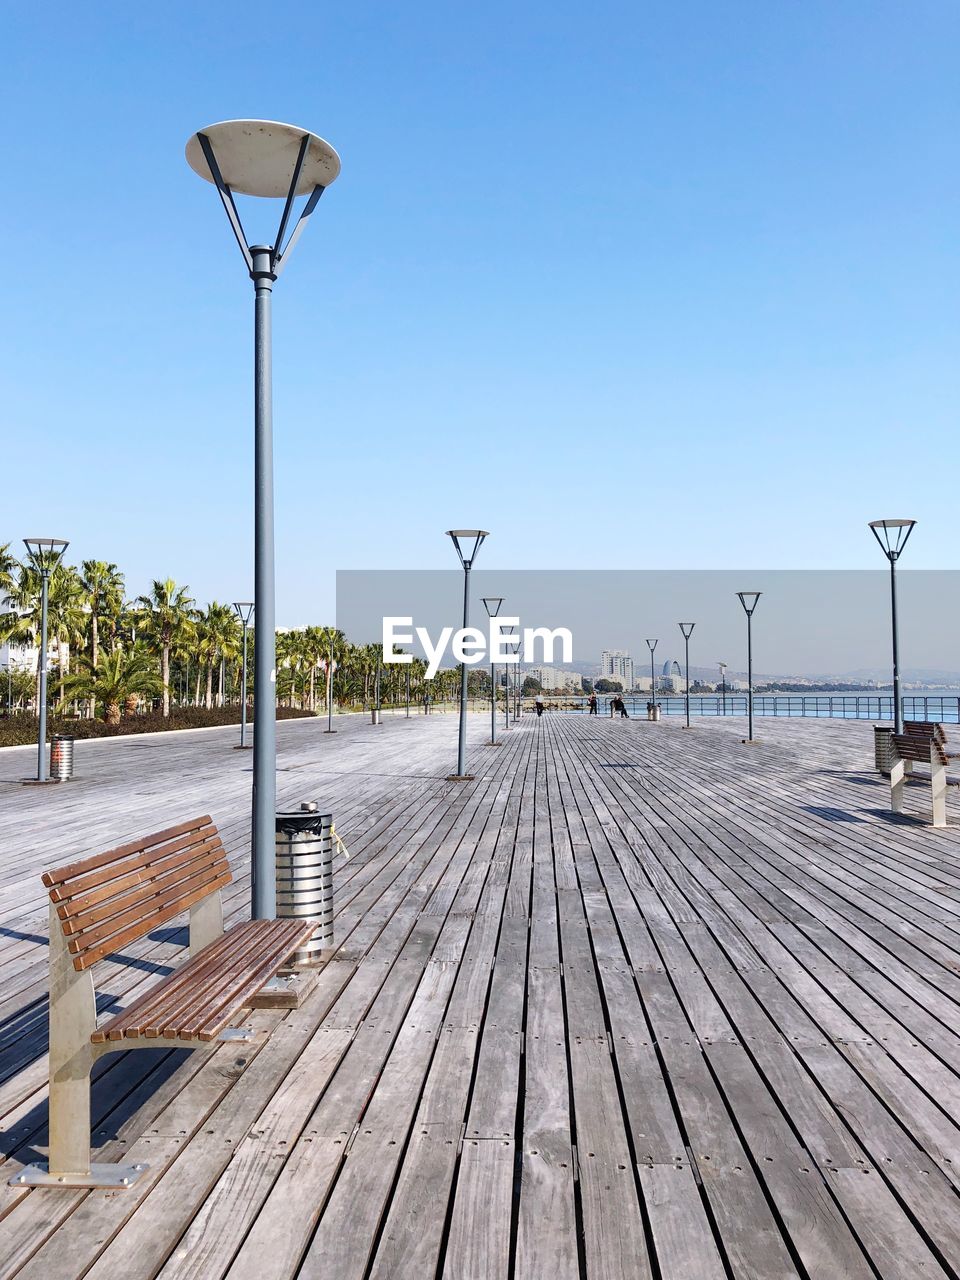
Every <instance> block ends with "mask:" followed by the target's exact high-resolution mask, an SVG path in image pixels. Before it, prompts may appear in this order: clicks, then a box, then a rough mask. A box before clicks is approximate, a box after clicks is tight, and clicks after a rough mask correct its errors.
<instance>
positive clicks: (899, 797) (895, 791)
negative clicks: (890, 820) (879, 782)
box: [890, 760, 905, 813]
mask: <svg viewBox="0 0 960 1280" xmlns="http://www.w3.org/2000/svg"><path fill="white" fill-rule="evenodd" d="M904 772H905V771H904V767H903V761H902V760H894V762H893V764H892V765H891V766H890V808H891V809H892V810H893V812H894V813H902V812H903V788H904Z"/></svg>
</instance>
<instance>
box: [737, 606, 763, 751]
mask: <svg viewBox="0 0 960 1280" xmlns="http://www.w3.org/2000/svg"><path fill="white" fill-rule="evenodd" d="M761 595H763V592H762V591H738V592H737V596H738V598H739V600H740V603H741V604H742V605H743V612H744V613H745V614H746V615H747V742H752V741H753V631H752V623H753V611H754V609H756V607H757V603H758V601H759V599H760V597H761Z"/></svg>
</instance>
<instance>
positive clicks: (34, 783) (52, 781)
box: [21, 778, 60, 787]
mask: <svg viewBox="0 0 960 1280" xmlns="http://www.w3.org/2000/svg"><path fill="white" fill-rule="evenodd" d="M21 782H22V783H23V785H24V786H25V787H57V786H59V785H60V779H59V778H44V780H43V781H42V782H41V781H40V779H39V778H22V779H21Z"/></svg>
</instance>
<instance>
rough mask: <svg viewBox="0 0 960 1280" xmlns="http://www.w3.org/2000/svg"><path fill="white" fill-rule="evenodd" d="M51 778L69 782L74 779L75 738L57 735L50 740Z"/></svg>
mask: <svg viewBox="0 0 960 1280" xmlns="http://www.w3.org/2000/svg"><path fill="white" fill-rule="evenodd" d="M50 777H51V778H57V779H59V781H60V782H68V781H69V780H70V779H71V778H72V777H73V738H71V737H70V736H69V735H68V734H65V733H55V734H54V735H53V737H52V738H51V739H50Z"/></svg>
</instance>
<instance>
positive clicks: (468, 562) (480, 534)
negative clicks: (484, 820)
mask: <svg viewBox="0 0 960 1280" xmlns="http://www.w3.org/2000/svg"><path fill="white" fill-rule="evenodd" d="M489 536H490V535H489V534H488V533H487V531H486V529H448V530H447V537H448V538H452V539H453V545H454V547H455V548H456V552H457V555H458V556H459V557H460V563H461V564H462V565H463V627H464V630H466V629H467V627H468V626H469V625H470V570H471V569H472V568H473V562H474V560H476V558H477V552H478V551H479V550H480V546H481V544H482V542H483V540H484V539H485V538H487V537H489ZM466 761H467V664H466V663H465V662H461V663H460V736H459V739H458V742H457V772H456V773H452V774H450V775H449V777H448V779H447V780H448V781H449V782H467V781H469V779H470V777H472V775H470V774H468V773H467V772H466V767H467V765H466Z"/></svg>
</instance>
